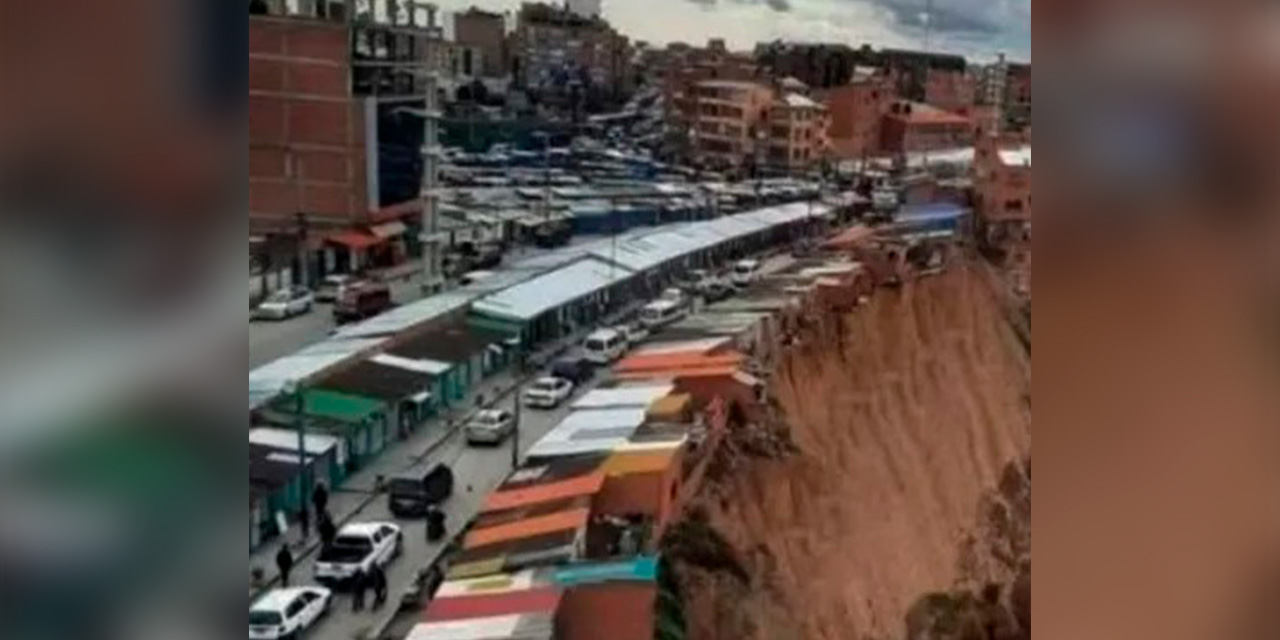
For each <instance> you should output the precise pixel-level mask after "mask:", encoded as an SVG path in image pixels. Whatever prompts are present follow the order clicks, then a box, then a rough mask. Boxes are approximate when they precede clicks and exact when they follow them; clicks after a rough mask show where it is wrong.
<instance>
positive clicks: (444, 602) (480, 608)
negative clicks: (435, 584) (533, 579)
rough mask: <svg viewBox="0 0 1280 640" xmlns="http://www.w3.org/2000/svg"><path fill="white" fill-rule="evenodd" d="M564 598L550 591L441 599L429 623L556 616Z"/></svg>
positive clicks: (433, 604) (432, 609)
mask: <svg viewBox="0 0 1280 640" xmlns="http://www.w3.org/2000/svg"><path fill="white" fill-rule="evenodd" d="M560 597H561V594H560V591H559V590H557V589H553V588H550V587H546V588H541V589H527V590H523V591H510V592H507V593H499V594H494V595H482V596H462V597H458V598H441V599H438V600H432V601H431V606H429V607H428V608H427V614H426V616H425V620H426V621H427V622H447V621H450V620H470V619H473V618H494V617H498V616H511V615H524V614H530V613H548V614H554V613H555V611H556V609H557V608H559V606H560Z"/></svg>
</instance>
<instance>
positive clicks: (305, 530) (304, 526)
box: [298, 507, 311, 543]
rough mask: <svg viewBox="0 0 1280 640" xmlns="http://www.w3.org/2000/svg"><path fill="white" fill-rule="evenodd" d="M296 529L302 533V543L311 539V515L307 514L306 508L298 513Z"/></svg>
mask: <svg viewBox="0 0 1280 640" xmlns="http://www.w3.org/2000/svg"><path fill="white" fill-rule="evenodd" d="M298 527H299V531H301V532H302V542H303V543H306V541H307V538H310V537H311V514H309V513H307V508H306V507H303V508H302V509H300V510H299V511H298Z"/></svg>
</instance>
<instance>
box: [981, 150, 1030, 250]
mask: <svg viewBox="0 0 1280 640" xmlns="http://www.w3.org/2000/svg"><path fill="white" fill-rule="evenodd" d="M973 171H974V191H975V193H976V200H977V212H978V215H977V224H978V232H979V237H981V238H982V240H983V242H984V243H985V244H986V245H987V246H989V247H996V248H1009V247H1011V246H1016V245H1021V244H1029V243H1030V241H1031V139H1030V137H1029V136H1019V135H1005V136H983V137H982V138H979V139H978V141H977V144H976V150H975V155H974V166H973Z"/></svg>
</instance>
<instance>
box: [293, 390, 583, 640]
mask: <svg viewBox="0 0 1280 640" xmlns="http://www.w3.org/2000/svg"><path fill="white" fill-rule="evenodd" d="M584 392H585V389H584V390H580V391H579V394H580V393H584ZM516 395H517V394H511V395H510V396H508V397H506V398H504V399H503V400H501V401H500V402H498V403H497V405H496V408H505V409H508V410H514V408H515V399H516ZM571 402H572V401H570V402H566V403H564V404H562V405H561V406H560V407H559V408H557V409H554V410H550V411H540V410H530V409H528V408H522V409H521V416H520V438H519V442H520V448H521V450H522V451H527V450H528V449H529V447H531V446H532V445H533V444H534V443H535V442H537V441H538V439H540V438H541V437H542V436H544V435H546V433H547V432H548V431H550V430H551V429H552V428H553V427H554V426H555V425H556V424H558V423H559V422H560V421H561V420H563V419H564V417H565V416H566V415H567V414H568V413H569V404H570V403H571ZM513 442H514V440H507V441H506V442H504V443H503V444H502V445H501V446H497V447H471V446H468V445H467V444H466V442H465V440H464V439H463V438H462V437H455V438H454V439H453V440H451V441H450V443H449V444H448V445H446V446H445V447H444V448H442V449H441V450H440V452H439V453H438V454H437V455H434V456H432V457H431V459H430V460H427V461H423V462H420V463H414V462H412V461H411V459H410V458H409V457H408V456H409V455H411V454H409V453H408V452H405V454H404V455H405V456H406V458H405V462H406V464H405V467H404V471H405V473H406V474H422V473H426V472H427V471H428V470H430V467H431V466H432V465H434V464H436V463H438V462H445V463H447V464H450V466H451V467H452V468H453V472H454V494H453V497H451V498H450V499H449V500H448V501H446V502H445V504H444V505H443V508H444V511H445V514H446V516H447V519H448V520H447V522H448V527H449V536H448V538H452V536H453V535H455V534H456V533H457V531H458V530H459V529H460V528H461V527H463V526H464V525H466V523H468V522H470V521H471V519H472V518H474V517H475V515H476V514H477V513H479V511H480V507H481V506H482V505H483V503H484V500H485V499H486V498H487V497H488V495H489V493H491V492H492V491H493V490H494V489H496V488H497V487H498V486H499V485H501V484H502V482H503V481H504V480H506V478H507V476H509V475H510V473H511V446H512V444H513ZM355 520H356V521H359V522H394V523H396V524H398V525H399V526H400V527H401V530H402V531H403V533H404V549H403V552H402V554H401V556H400V557H399V558H397V559H396V560H395V561H393V562H392V563H391V565H390V566H388V567H387V569H386V571H387V586H388V590H387V594H388V596H387V599H388V606H391V607H394V606H397V605H398V603H399V598H400V594H402V593H404V591H405V590H406V589H408V588H409V586H410V585H411V584H413V581H414V579H415V578H416V577H417V573H418V571H419V570H420V569H423V568H426V567H428V566H430V565H431V564H433V563H434V562H435V561H436V560H437V559H438V558H439V556H440V554H441V553H443V551H444V548H445V547H446V546H447V544H448V542H449V540H447V539H446V540H442V541H440V542H429V541H427V536H426V522H425V520H422V519H404V520H399V519H396V518H395V517H394V516H393V515H392V514H391V512H390V510H389V509H388V507H387V500H386V498H385V497H380V498H378V499H377V500H374V501H373V503H372V504H370V505H369V506H368V507H366V508H365V509H364V510H363V511H362V512H361V513H360V514H359V515H358V516H357V517H356V518H355ZM314 570H315V559H314V557H312V558H308V559H306V560H305V561H304V562H303V563H301V564H300V565H299V567H298V568H297V569H295V575H296V576H297V577H298V578H300V579H301V580H302V581H303V582H311V581H312V580H311V576H312V575H313V574H314ZM371 600H372V596H371V595H369V594H366V598H365V601H366V602H365V603H366V605H368V604H369V603H370V602H371ZM386 615H387V611H386V610H385V609H384V610H381V611H376V612H371V611H369V610H367V609H366V610H365V611H364V612H359V613H357V612H353V611H352V602H351V594H350V593H339V594H337V596H336V598H335V600H334V605H333V609H332V611H331V613H330V615H329V616H327V617H326V618H325V619H324V620H322V621H321V622H320V623H319V626H317V627H316V628H315V630H314V631H313V632H312V633H311V634H308V636H307V637H308V638H313V639H315V640H350V639H351V638H356V637H360V636H361V635H362V634H364V633H365V632H366V631H369V630H371V629H372V628H373V626H374V625H376V624H377V623H378V622H379V621H380V620H381V619H383V617H384V616H386ZM409 615H417V614H409Z"/></svg>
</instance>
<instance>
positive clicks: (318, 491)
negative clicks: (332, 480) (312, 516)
mask: <svg viewBox="0 0 1280 640" xmlns="http://www.w3.org/2000/svg"><path fill="white" fill-rule="evenodd" d="M311 506H313V507H315V510H316V516H317V517H319V515H320V514H322V513H328V512H329V488H328V487H326V486H324V483H323V482H321V483H318V484H316V488H315V490H313V491H312V492H311Z"/></svg>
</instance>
